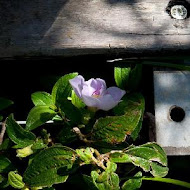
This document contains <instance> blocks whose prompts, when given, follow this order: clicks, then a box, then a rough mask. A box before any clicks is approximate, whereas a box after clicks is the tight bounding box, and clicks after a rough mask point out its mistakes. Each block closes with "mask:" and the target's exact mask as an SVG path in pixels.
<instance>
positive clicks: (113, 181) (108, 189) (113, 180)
mask: <svg viewBox="0 0 190 190" xmlns="http://www.w3.org/2000/svg"><path fill="white" fill-rule="evenodd" d="M116 168H117V165H116V164H114V163H111V162H108V163H107V169H106V170H105V171H104V172H102V173H100V174H99V173H98V172H97V171H92V172H91V177H92V180H93V183H94V185H95V186H96V187H97V188H98V189H99V190H119V189H120V187H119V176H118V175H117V174H116V173H114V171H115V170H116Z"/></svg>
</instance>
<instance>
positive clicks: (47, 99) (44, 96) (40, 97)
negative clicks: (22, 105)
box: [31, 92, 53, 106]
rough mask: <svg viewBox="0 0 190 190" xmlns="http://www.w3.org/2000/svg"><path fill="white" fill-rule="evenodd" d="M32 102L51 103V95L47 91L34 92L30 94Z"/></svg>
mask: <svg viewBox="0 0 190 190" xmlns="http://www.w3.org/2000/svg"><path fill="white" fill-rule="evenodd" d="M31 98H32V102H33V103H34V105H35V106H43V105H49V106H50V105H52V104H53V101H52V96H51V94H49V93H47V92H35V93H33V94H32V95H31Z"/></svg>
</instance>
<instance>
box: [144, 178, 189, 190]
mask: <svg viewBox="0 0 190 190" xmlns="http://www.w3.org/2000/svg"><path fill="white" fill-rule="evenodd" d="M142 180H148V181H158V182H163V183H171V184H174V185H179V186H182V187H186V188H189V189H190V183H188V182H185V181H180V180H177V179H171V178H161V177H142Z"/></svg>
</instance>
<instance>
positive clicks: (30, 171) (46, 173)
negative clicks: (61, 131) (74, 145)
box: [23, 146, 76, 187]
mask: <svg viewBox="0 0 190 190" xmlns="http://www.w3.org/2000/svg"><path fill="white" fill-rule="evenodd" d="M75 156H76V155H75V152H74V151H73V150H72V149H70V148H68V147H63V146H54V147H50V148H47V149H45V150H42V151H41V152H40V153H38V154H37V155H36V156H35V157H34V158H33V160H32V162H31V163H30V165H29V166H28V168H27V169H26V171H25V173H24V178H23V181H24V182H25V183H26V184H28V185H29V186H30V187H48V186H52V185H53V184H58V183H63V182H65V181H66V180H67V178H68V175H69V172H70V171H71V170H72V166H73V163H74V162H75V160H76V157H75Z"/></svg>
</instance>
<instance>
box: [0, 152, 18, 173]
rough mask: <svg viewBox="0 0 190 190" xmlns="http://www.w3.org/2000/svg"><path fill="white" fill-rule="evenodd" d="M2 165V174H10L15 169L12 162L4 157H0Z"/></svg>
mask: <svg viewBox="0 0 190 190" xmlns="http://www.w3.org/2000/svg"><path fill="white" fill-rule="evenodd" d="M0 163H1V164H0V173H8V172H9V171H11V170H14V169H15V168H14V166H13V165H12V163H11V161H10V160H9V159H8V158H7V157H5V156H4V155H0Z"/></svg>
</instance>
